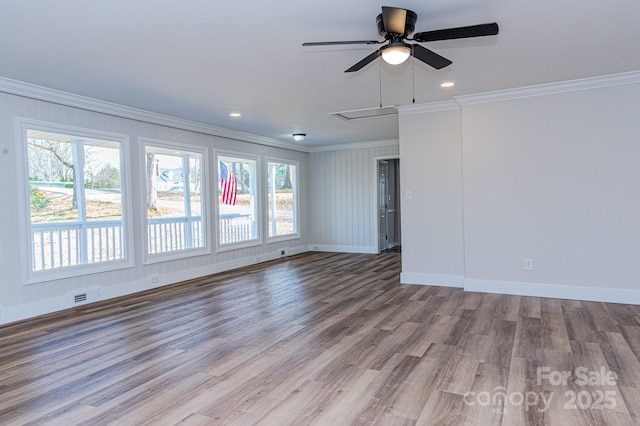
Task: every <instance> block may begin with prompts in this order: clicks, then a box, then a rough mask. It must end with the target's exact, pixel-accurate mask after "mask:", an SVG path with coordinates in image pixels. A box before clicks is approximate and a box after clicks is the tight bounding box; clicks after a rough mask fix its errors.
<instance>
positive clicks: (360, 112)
mask: <svg viewBox="0 0 640 426" xmlns="http://www.w3.org/2000/svg"><path fill="white" fill-rule="evenodd" d="M330 115H333V116H334V117H338V118H341V119H343V120H347V121H349V120H359V119H362V118H374V117H383V116H386V115H398V108H396V106H395V105H394V106H387V107H376V108H363V109H353V110H350V111H340V112H332V113H330Z"/></svg>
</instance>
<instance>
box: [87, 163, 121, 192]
mask: <svg viewBox="0 0 640 426" xmlns="http://www.w3.org/2000/svg"><path fill="white" fill-rule="evenodd" d="M91 187H92V188H120V170H118V169H117V168H115V167H113V166H112V165H110V164H107V165H106V166H104V167H103V168H102V170H100V171H99V172H98V173H96V174H95V175H94V176H92V177H91Z"/></svg>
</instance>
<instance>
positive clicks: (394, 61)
mask: <svg viewBox="0 0 640 426" xmlns="http://www.w3.org/2000/svg"><path fill="white" fill-rule="evenodd" d="M380 55H381V56H382V59H383V60H384V61H385V62H386V63H388V64H390V65H400V64H401V63H403V62H404V61H406V60H407V59H408V58H409V56H411V48H410V47H409V46H408V45H406V44H401V45H396V46H393V45H389V46H386V47H384V48H382V49H381V51H380Z"/></svg>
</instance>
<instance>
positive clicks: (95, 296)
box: [0, 246, 309, 325]
mask: <svg viewBox="0 0 640 426" xmlns="http://www.w3.org/2000/svg"><path fill="white" fill-rule="evenodd" d="M306 251H309V250H308V247H307V246H303V247H294V248H287V249H285V254H284V255H283V254H281V250H278V251H275V252H270V253H264V254H261V255H259V256H256V257H247V258H242V259H235V260H232V261H228V262H222V263H215V264H211V265H207V266H203V267H199V268H193V269H188V270H185V271H178V272H174V273H170V274H165V275H158V276H154V277H153V278H152V277H147V278H144V279H139V280H133V281H128V282H126V283H121V284H117V285H113V286H104V287H92V288H90V289H74V290H73V291H71V292H69V293H67V294H65V295H62V296H58V297H53V298H49V299H45V300H38V301H35V302H31V303H27V304H23V305H16V306H6V307H2V310H1V311H0V325H4V324H9V323H12V322H16V321H21V320H25V319H28V318H33V317H37V316H40V315H46V314H50V313H53V312H58V311H63V310H65V309H70V308H74V307H78V306H81V305H85V304H88V303H93V302H100V301H103V300H109V299H114V298H116V297H122V296H127V295H130V294H135V293H139V292H141V291H147V290H152V289H154V288H159V287H164V286H166V285H171V284H176V283H179V282H182V281H187V280H191V279H194V278H200V277H204V276H207V275H212V274H217V273H220V272H225V271H230V270H232V269H238V268H242V267H245V266H251V265H255V264H257V263H261V262H267V261H269V260H275V259H279V258H282V257H286V256H290V255H294V254H299V253H304V252H306ZM156 280H157V281H156ZM81 293H87V294H89V295H90V297H88V299H87V301H86V302H83V303H74V297H73V296H74V295H75V294H81Z"/></svg>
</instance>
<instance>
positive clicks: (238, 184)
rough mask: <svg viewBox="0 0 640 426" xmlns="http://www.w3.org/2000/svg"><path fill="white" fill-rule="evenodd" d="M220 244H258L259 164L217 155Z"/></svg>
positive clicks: (255, 161)
mask: <svg viewBox="0 0 640 426" xmlns="http://www.w3.org/2000/svg"><path fill="white" fill-rule="evenodd" d="M216 164H217V165H218V178H219V185H218V219H219V220H218V223H219V226H218V232H219V237H218V243H219V245H220V246H225V245H232V244H238V243H245V242H252V241H255V242H257V241H259V239H260V237H259V235H260V232H259V227H258V221H257V217H258V204H257V198H256V192H257V191H256V176H257V174H256V168H257V160H256V159H248V158H242V157H235V156H228V155H218V156H217V157H216Z"/></svg>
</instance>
